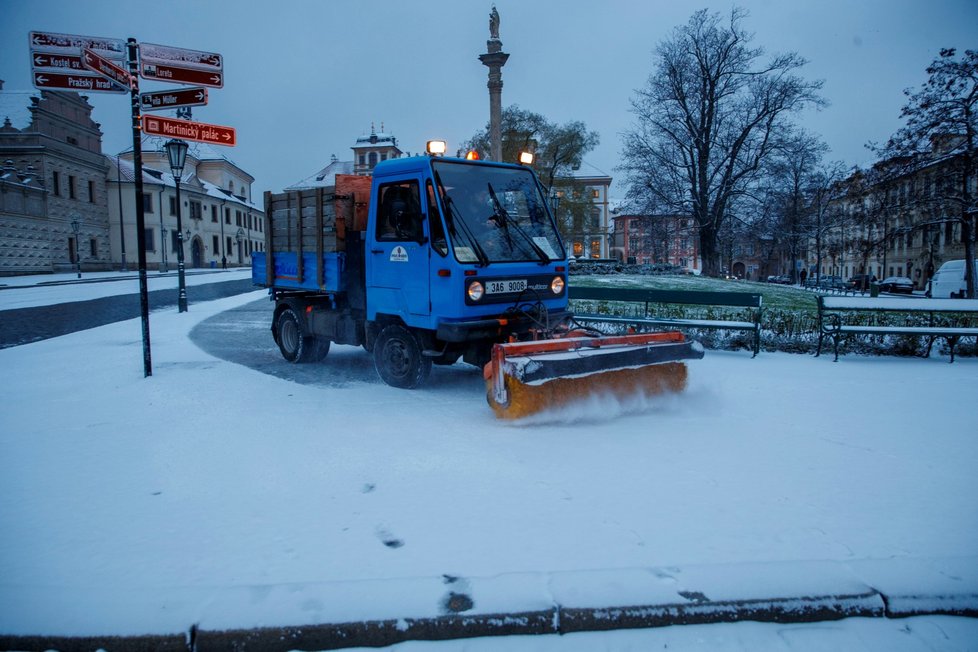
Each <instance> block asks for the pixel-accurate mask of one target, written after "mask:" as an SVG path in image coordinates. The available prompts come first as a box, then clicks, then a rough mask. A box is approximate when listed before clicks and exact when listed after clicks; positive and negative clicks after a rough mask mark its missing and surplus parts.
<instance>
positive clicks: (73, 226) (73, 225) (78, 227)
mask: <svg viewBox="0 0 978 652" xmlns="http://www.w3.org/2000/svg"><path fill="white" fill-rule="evenodd" d="M72 217H73V218H74V219H72V220H71V232H72V233H74V234H75V264H76V265H77V266H78V278H81V250H80V249H79V248H78V232H79V231H80V230H81V223H80V222H79V221H78V216H77V215H72Z"/></svg>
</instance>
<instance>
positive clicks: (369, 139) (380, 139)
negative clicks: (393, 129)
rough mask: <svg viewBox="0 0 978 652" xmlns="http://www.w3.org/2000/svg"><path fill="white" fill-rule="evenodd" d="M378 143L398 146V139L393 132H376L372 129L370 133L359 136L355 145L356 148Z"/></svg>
mask: <svg viewBox="0 0 978 652" xmlns="http://www.w3.org/2000/svg"><path fill="white" fill-rule="evenodd" d="M376 145H392V146H394V147H396V146H397V139H396V138H395V137H394V135H393V134H387V133H383V132H381V133H376V132H373V131H371V132H370V134H369V135H366V136H360V137H359V138H357V142H356V144H355V145H354V146H353V148H354V149H356V148H358V147H371V146H376Z"/></svg>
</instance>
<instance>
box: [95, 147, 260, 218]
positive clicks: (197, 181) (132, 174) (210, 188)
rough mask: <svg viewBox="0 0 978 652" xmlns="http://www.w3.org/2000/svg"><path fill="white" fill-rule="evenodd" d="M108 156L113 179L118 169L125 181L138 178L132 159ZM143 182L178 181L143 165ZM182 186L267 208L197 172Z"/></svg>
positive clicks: (218, 197)
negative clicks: (202, 177) (205, 179)
mask: <svg viewBox="0 0 978 652" xmlns="http://www.w3.org/2000/svg"><path fill="white" fill-rule="evenodd" d="M106 158H107V159H108V160H109V163H110V174H112V180H114V177H115V175H114V174H113V173H114V172H115V171H116V170H118V171H119V173H120V176H121V178H122V182H123V183H133V182H134V181H135V180H136V168H135V166H134V165H133V163H132V161H127V160H126V159H124V158H120V157H118V156H110V155H106ZM143 183H149V184H154V185H157V186H159V185H163V186H167V187H176V182H175V181H174V180H173V175H172V174H171V173H170V172H167V171H163V170H156V169H153V168H149V167H146V166H143ZM180 187H181V188H183V189H184V190H190V191H191V192H196V193H198V194H203V195H207V196H208V197H212V198H214V199H218V200H221V201H227V202H231V203H234V204H241V205H242V206H247V207H248V208H250V209H252V210H256V211H264V210H265V207H264V206H263V205H259V204H257V203H255V202H254V201H249V200H247V199H244V198H242V197H240V196H239V195H235V194H232V193H231V191H229V190H225V189H224V188H220V187H218V186H215V185H214V184H213V183H211V182H209V181H204V180H203V179H201V178H199V177H197V175H195V174H187V175H186V176H184V177H183V178H182V180H181V181H180Z"/></svg>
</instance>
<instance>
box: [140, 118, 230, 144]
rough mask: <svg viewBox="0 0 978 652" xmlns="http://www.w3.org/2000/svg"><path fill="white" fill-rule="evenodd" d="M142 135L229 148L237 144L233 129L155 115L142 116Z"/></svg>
mask: <svg viewBox="0 0 978 652" xmlns="http://www.w3.org/2000/svg"><path fill="white" fill-rule="evenodd" d="M143 133H144V134H150V135H153V136H166V137H167V138H182V139H184V140H193V141H196V142H198V143H209V144H211V145H227V146H229V147H233V146H234V145H235V143H236V142H237V138H236V134H235V131H234V128H233V127H222V126H221V125H209V124H205V123H203V122H191V121H190V120H176V119H173V118H163V117H159V116H155V115H144V116H143Z"/></svg>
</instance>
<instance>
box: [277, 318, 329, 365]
mask: <svg viewBox="0 0 978 652" xmlns="http://www.w3.org/2000/svg"><path fill="white" fill-rule="evenodd" d="M276 333H277V337H276V338H275V339H276V340H277V341H278V348H279V350H280V351H282V357H283V358H285V359H286V360H288V361H289V362H319V361H320V360H322V359H323V358H325V357H326V354H327V353H329V340H324V339H320V338H317V337H313V336H311V335H307V334H305V333H304V332H303V330H302V322H301V320H300V318H299V315H297V314H296V312H295V310H293V309H292V308H286V309H285V310H283V311H282V312H281V313H280V314H279V316H278V328H277V329H276Z"/></svg>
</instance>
